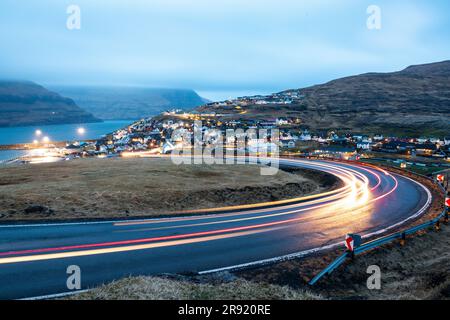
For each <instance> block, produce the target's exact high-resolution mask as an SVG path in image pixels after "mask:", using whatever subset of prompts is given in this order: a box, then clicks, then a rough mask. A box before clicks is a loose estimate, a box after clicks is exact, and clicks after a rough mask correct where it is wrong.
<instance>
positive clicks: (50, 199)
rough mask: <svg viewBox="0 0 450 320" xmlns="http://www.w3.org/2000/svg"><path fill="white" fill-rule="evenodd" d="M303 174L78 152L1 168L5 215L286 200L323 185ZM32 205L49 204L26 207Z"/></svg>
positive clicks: (137, 211)
mask: <svg viewBox="0 0 450 320" xmlns="http://www.w3.org/2000/svg"><path fill="white" fill-rule="evenodd" d="M322 189H323V188H322V187H321V186H319V184H318V183H316V182H314V181H312V179H311V178H310V175H309V178H305V177H302V175H301V173H300V174H299V173H297V174H291V173H287V172H283V171H279V172H278V174H276V175H274V176H261V175H260V168H259V167H258V166H255V165H233V166H230V165H212V166H209V165H181V166H177V165H175V164H173V163H172V162H171V161H170V160H169V159H154V158H153V159H151V158H150V159H123V158H120V159H80V160H74V161H65V162H58V163H49V164H41V165H21V166H14V167H3V168H0V221H5V220H17V219H42V218H47V219H74V218H75V219H76V218H102V217H129V216H144V215H145V216H151V215H160V214H166V213H168V212H169V213H170V212H173V211H181V210H188V209H201V208H214V207H217V206H228V205H236V204H248V203H258V202H264V201H273V200H280V199H286V198H291V197H296V196H301V195H305V194H311V193H315V192H318V191H320V190H322ZM31 205H41V206H45V207H47V208H50V209H51V210H52V211H51V212H49V211H48V210H47V211H46V212H45V213H33V214H26V213H25V212H24V210H25V209H26V208H27V207H29V206H31Z"/></svg>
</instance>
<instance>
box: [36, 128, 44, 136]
mask: <svg viewBox="0 0 450 320" xmlns="http://www.w3.org/2000/svg"><path fill="white" fill-rule="evenodd" d="M35 134H36V136H38V137H40V136H41V135H42V131H41V130H39V129H37V130H36V132H35Z"/></svg>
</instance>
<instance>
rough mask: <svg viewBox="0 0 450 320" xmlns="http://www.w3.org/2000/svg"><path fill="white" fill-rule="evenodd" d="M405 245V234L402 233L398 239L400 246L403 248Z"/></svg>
mask: <svg viewBox="0 0 450 320" xmlns="http://www.w3.org/2000/svg"><path fill="white" fill-rule="evenodd" d="M405 243H406V233H404V232H402V238H401V239H400V245H401V246H402V247H403V246H404V245H405Z"/></svg>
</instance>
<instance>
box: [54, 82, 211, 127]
mask: <svg viewBox="0 0 450 320" xmlns="http://www.w3.org/2000/svg"><path fill="white" fill-rule="evenodd" d="M52 89H54V90H55V91H56V92H58V93H60V94H62V95H64V96H67V97H70V98H72V99H73V100H75V102H76V103H77V104H78V105H79V106H81V107H82V108H84V109H85V110H87V111H89V112H91V113H92V114H93V115H94V116H96V117H97V118H100V119H103V120H118V119H119V120H124V119H131V120H136V119H142V118H147V117H150V116H154V115H157V114H159V113H160V112H162V111H166V110H168V109H173V108H177V109H178V108H179V109H185V108H194V107H197V106H199V105H202V104H204V103H205V102H207V100H205V99H203V98H202V97H200V96H199V95H198V94H197V93H196V92H195V91H193V90H187V89H158V88H144V87H97V86H90V87H89V86H56V87H54V88H53V87H52Z"/></svg>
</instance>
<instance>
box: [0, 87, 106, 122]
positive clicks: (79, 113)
mask: <svg viewBox="0 0 450 320" xmlns="http://www.w3.org/2000/svg"><path fill="white" fill-rule="evenodd" d="M98 121H100V120H99V119H97V118H96V117H94V116H93V115H92V114H90V113H89V112H86V111H84V110H83V109H81V108H80V107H79V106H77V105H76V103H75V102H74V101H73V100H71V99H68V98H65V97H62V96H60V95H59V94H57V93H55V92H52V91H49V90H47V89H46V88H44V87H42V86H40V85H38V84H36V83H33V82H18V81H0V127H12V126H27V125H49V124H67V123H87V122H98Z"/></svg>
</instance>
